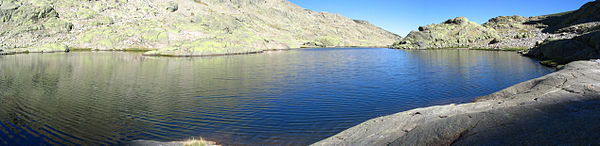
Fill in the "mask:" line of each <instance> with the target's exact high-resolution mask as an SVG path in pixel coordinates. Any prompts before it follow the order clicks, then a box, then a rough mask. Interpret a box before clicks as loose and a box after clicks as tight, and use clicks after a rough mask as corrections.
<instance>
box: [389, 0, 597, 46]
mask: <svg viewBox="0 0 600 146" xmlns="http://www.w3.org/2000/svg"><path fill="white" fill-rule="evenodd" d="M598 14H600V2H598V1H594V2H590V3H587V4H585V5H584V6H582V7H581V8H580V9H579V10H576V11H571V12H565V13H559V14H553V15H546V16H534V17H522V16H517V15H515V16H500V17H496V18H492V19H490V20H489V21H488V22H486V23H484V24H482V25H478V24H476V23H474V22H468V20H467V19H466V18H464V17H459V18H456V19H450V20H448V21H446V22H444V23H441V24H433V25H427V26H424V27H419V31H413V32H411V33H410V34H409V35H408V36H407V37H406V38H404V39H402V40H400V41H398V42H396V43H394V44H393V45H392V47H393V48H399V49H436V48H477V49H480V48H483V49H527V48H532V47H534V46H536V45H540V44H542V43H543V42H544V41H552V40H562V39H571V38H573V37H575V36H579V35H583V34H586V33H590V32H594V31H597V30H599V29H600V21H599V20H600V15H598ZM457 19H461V21H466V22H465V23H452V22H455V20H457Z"/></svg>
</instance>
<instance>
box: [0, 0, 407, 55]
mask: <svg viewBox="0 0 600 146" xmlns="http://www.w3.org/2000/svg"><path fill="white" fill-rule="evenodd" d="M0 21H2V22H3V23H2V24H0V27H1V28H2V29H1V30H0V39H1V40H3V41H0V48H4V51H5V52H8V51H16V52H53V51H64V50H63V49H64V48H67V50H68V49H69V48H70V49H71V50H74V49H86V50H87V49H91V50H143V51H148V52H146V53H145V55H161V56H204V55H223V54H238V53H253V52H261V51H264V50H271V49H287V48H300V47H339V46H386V45H389V44H392V43H393V42H396V41H398V40H399V39H400V38H401V37H399V36H397V35H395V34H393V33H390V32H388V31H385V30H383V29H381V28H379V27H376V26H374V25H372V24H370V23H369V22H367V21H363V20H352V19H348V18H346V17H343V16H341V15H339V14H331V13H325V12H314V11H311V10H307V9H304V8H301V7H299V6H297V5H295V4H293V3H291V2H288V1H286V0H170V1H164V0H106V1H103V0H0Z"/></svg>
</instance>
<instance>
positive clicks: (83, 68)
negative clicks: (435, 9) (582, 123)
mask: <svg viewBox="0 0 600 146" xmlns="http://www.w3.org/2000/svg"><path fill="white" fill-rule="evenodd" d="M553 71H554V70H553V69H551V68H546V67H543V66H541V65H539V64H538V63H537V62H536V61H535V60H532V59H529V58H526V57H521V56H519V55H518V54H517V53H515V52H501V51H476V50H423V51H407V50H392V49H384V48H337V49H298V50H291V51H273V52H266V53H262V54H252V55H237V56H218V57H202V58H168V57H144V56H142V55H141V54H140V53H131V52H71V53H56V54H20V55H11V56H0V145H16V144H18V145H40V144H53V145H55V144H64V145H79V144H87V145H89V144H94V145H99V144H104V145H118V144H125V143H127V142H129V141H131V140H158V141H175V140H185V139H191V138H198V137H202V138H205V139H208V140H212V141H217V142H218V143H219V144H225V145H307V144H311V143H314V142H316V141H319V140H321V139H324V138H327V137H329V136H332V135H334V134H336V133H338V132H341V131H343V130H345V129H347V128H350V127H352V126H354V125H357V124H359V123H361V122H363V121H366V120H368V119H371V118H375V117H379V116H385V115H390V114H393V113H397V112H401V111H405V110H409V109H413V108H418V107H425V106H431V105H441V104H450V103H465V102H470V101H471V100H473V99H475V98H476V97H478V96H483V95H487V94H490V93H493V92H496V91H499V90H501V89H503V88H506V87H509V86H511V85H514V84H517V83H519V82H522V81H526V80H529V79H533V78H537V77H541V76H543V75H546V74H548V73H551V72H553Z"/></svg>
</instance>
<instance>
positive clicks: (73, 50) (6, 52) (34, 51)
mask: <svg viewBox="0 0 600 146" xmlns="http://www.w3.org/2000/svg"><path fill="white" fill-rule="evenodd" d="M316 48H388V49H391V48H389V47H382V46H336V47H300V48H284V49H266V50H261V51H254V52H238V53H223V54H206V55H161V54H142V56H154V57H184V58H185V57H215V56H235V55H248V54H260V53H264V52H271V51H291V50H298V49H316ZM9 50H10V52H9V51H7V50H2V51H0V56H3V55H17V54H29V53H39V54H44V53H60V52H64V53H69V52H94V51H99V52H149V51H153V50H146V49H137V50H127V49H125V50H97V49H96V50H94V49H91V48H71V49H67V50H65V51H43V50H42V51H36V50H33V51H29V50H26V51H15V50H14V49H9Z"/></svg>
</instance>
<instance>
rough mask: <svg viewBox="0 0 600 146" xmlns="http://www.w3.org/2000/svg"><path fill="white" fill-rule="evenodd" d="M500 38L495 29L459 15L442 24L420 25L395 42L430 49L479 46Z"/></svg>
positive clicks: (412, 47)
mask: <svg viewBox="0 0 600 146" xmlns="http://www.w3.org/2000/svg"><path fill="white" fill-rule="evenodd" d="M496 38H498V33H497V32H496V31H495V30H494V29H489V28H486V27H483V26H481V25H479V24H477V23H475V22H471V21H469V20H468V19H467V18H465V17H457V18H455V19H450V20H447V21H446V22H444V23H441V24H431V25H427V26H421V27H419V31H412V32H410V33H409V34H408V36H406V38H404V39H402V41H399V42H397V43H395V44H394V45H393V46H394V47H395V48H401V49H428V48H451V47H468V46H478V45H482V44H481V43H487V42H490V41H492V40H493V39H496Z"/></svg>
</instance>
